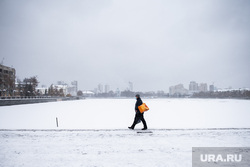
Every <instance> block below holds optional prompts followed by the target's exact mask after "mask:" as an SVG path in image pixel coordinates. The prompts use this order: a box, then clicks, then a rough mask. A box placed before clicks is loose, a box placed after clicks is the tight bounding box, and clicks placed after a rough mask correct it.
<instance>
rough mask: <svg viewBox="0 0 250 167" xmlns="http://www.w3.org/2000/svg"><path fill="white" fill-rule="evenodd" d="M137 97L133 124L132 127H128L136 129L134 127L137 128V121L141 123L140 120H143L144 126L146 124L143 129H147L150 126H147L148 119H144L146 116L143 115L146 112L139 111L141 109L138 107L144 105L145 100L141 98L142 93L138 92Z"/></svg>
mask: <svg viewBox="0 0 250 167" xmlns="http://www.w3.org/2000/svg"><path fill="white" fill-rule="evenodd" d="M135 97H136V103H135V119H134V122H133V125H132V126H131V127H128V128H129V129H134V128H135V125H136V124H137V123H139V122H140V121H142V123H143V126H144V128H143V129H142V130H146V129H148V127H147V123H146V121H145V119H144V116H143V114H144V113H141V112H140V111H139V109H138V107H139V106H140V105H142V104H143V102H142V100H141V98H140V95H138V94H137V95H136V96H135Z"/></svg>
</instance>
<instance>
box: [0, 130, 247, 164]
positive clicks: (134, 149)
mask: <svg viewBox="0 0 250 167" xmlns="http://www.w3.org/2000/svg"><path fill="white" fill-rule="evenodd" d="M201 146H203V147H209V146H211V147H246V146H248V147H249V146H250V129H248V130H247V129H242V130H239V129H238V130H233V129H227V130H153V133H152V134H138V133H136V132H135V131H130V130H108V131H106V130H99V131H92V130H87V131H81V130H79V131H69V130H68V131H0V160H1V161H0V166H1V167H6V166H7V167H8V166H15V167H22V166H24V167H34V166H38V167H45V166H55V167H56V166H58V167H68V166H71V167H74V166H76V167H78V166H83V167H94V166H98V167H99V166H100V167H101V166H105V167H112V166H114V167H117V166H122V167H125V166H143V167H155V166H156V167H161V166H162V167H166V166H168V167H175V166H178V167H191V166H192V151H191V150H192V147H201Z"/></svg>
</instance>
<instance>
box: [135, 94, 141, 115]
mask: <svg viewBox="0 0 250 167" xmlns="http://www.w3.org/2000/svg"><path fill="white" fill-rule="evenodd" d="M140 105H142V100H141V98H140V97H139V98H138V99H137V101H136V103H135V110H136V112H139V113H140V111H139V109H138V107H139V106H140Z"/></svg>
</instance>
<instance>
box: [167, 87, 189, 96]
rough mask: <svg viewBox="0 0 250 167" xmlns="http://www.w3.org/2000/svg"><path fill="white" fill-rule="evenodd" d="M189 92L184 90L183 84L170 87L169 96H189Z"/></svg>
mask: <svg viewBox="0 0 250 167" xmlns="http://www.w3.org/2000/svg"><path fill="white" fill-rule="evenodd" d="M187 94H188V90H187V89H185V88H184V86H183V84H178V85H175V86H171V87H169V95H170V96H173V95H187Z"/></svg>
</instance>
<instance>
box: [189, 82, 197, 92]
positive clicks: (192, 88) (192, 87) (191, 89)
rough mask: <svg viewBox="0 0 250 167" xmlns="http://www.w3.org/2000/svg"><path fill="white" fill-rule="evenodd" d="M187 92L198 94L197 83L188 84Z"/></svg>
mask: <svg viewBox="0 0 250 167" xmlns="http://www.w3.org/2000/svg"><path fill="white" fill-rule="evenodd" d="M189 91H191V92H198V91H199V86H198V83H196V82H195V81H191V82H190V84H189Z"/></svg>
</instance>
